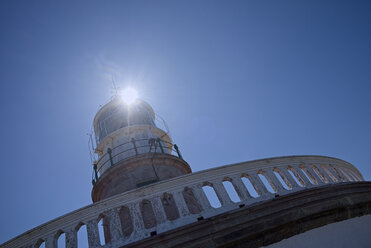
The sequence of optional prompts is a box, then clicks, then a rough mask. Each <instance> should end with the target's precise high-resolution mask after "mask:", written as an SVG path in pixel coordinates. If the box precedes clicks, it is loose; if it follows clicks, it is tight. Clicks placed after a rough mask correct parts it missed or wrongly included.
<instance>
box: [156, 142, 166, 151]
mask: <svg viewBox="0 0 371 248" xmlns="http://www.w3.org/2000/svg"><path fill="white" fill-rule="evenodd" d="M157 143H158V145H159V146H160V149H161V152H162V153H165V152H164V148H163V147H162V145H161V140H160V138H157Z"/></svg>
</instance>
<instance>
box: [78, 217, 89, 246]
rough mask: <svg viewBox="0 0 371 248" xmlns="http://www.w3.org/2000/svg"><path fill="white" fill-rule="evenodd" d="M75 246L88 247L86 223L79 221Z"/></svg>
mask: <svg viewBox="0 0 371 248" xmlns="http://www.w3.org/2000/svg"><path fill="white" fill-rule="evenodd" d="M76 231H77V247H79V248H88V232H87V230H86V225H85V224H83V223H80V224H79V225H78V226H77V228H76Z"/></svg>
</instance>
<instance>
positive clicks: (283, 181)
mask: <svg viewBox="0 0 371 248" xmlns="http://www.w3.org/2000/svg"><path fill="white" fill-rule="evenodd" d="M273 174H274V175H275V176H276V178H277V180H278V181H279V182H280V183H281V185H282V187H283V188H284V189H287V190H291V189H292V185H291V184H290V182H289V181H288V179H287V178H286V177H285V176H284V175H283V174H282V173H281V171H280V170H279V169H277V168H274V169H273Z"/></svg>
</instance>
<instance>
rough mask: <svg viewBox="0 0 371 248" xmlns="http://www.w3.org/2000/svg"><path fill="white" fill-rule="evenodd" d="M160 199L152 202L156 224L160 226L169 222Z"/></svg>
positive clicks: (157, 197)
mask: <svg viewBox="0 0 371 248" xmlns="http://www.w3.org/2000/svg"><path fill="white" fill-rule="evenodd" d="M160 197H161V196H156V197H154V198H152V199H151V200H150V201H151V203H152V209H153V213H154V214H155V218H156V222H157V223H158V224H161V223H164V222H166V221H167V219H166V213H165V210H164V207H163V206H162V203H161V198H160Z"/></svg>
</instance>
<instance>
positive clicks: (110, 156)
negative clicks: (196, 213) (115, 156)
mask: <svg viewBox="0 0 371 248" xmlns="http://www.w3.org/2000/svg"><path fill="white" fill-rule="evenodd" d="M107 153H108V156H109V161H110V163H111V166H113V160H112V149H111V148H107Z"/></svg>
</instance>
